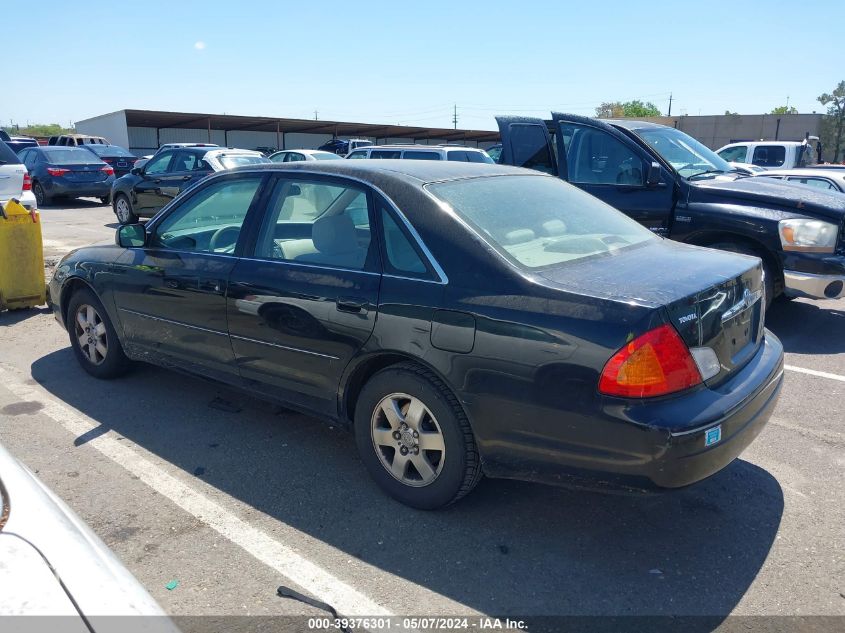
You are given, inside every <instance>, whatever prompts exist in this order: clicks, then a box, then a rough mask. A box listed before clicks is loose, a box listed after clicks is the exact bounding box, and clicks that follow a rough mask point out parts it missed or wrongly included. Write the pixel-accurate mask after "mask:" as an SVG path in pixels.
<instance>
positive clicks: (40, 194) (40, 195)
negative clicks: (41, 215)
mask: <svg viewBox="0 0 845 633" xmlns="http://www.w3.org/2000/svg"><path fill="white" fill-rule="evenodd" d="M32 193H33V195H34V196H35V201H36V202H37V203H38V206H39V207H40V206H41V205H43V204H44V189H43V188H42V187H41V183H40V182H36V183H35V184H34V185H32Z"/></svg>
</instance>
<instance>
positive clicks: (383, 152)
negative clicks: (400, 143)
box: [370, 149, 402, 158]
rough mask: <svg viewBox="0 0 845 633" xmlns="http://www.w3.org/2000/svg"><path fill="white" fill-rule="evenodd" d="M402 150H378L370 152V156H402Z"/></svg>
mask: <svg viewBox="0 0 845 633" xmlns="http://www.w3.org/2000/svg"><path fill="white" fill-rule="evenodd" d="M401 157H402V152H400V151H399V150H398V149H397V150H377V149H374V150H373V151H371V152H370V158H401Z"/></svg>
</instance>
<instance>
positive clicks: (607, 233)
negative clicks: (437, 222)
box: [426, 175, 658, 268]
mask: <svg viewBox="0 0 845 633" xmlns="http://www.w3.org/2000/svg"><path fill="white" fill-rule="evenodd" d="M426 188H427V189H428V190H429V191H430V192H431V193H432V194H434V195H435V196H436V197H437V198H439V199H440V200H442V201H443V202H446V203H447V204H448V205H449V206H450V207H451V208H452V209H453V210H454V211H455V213H457V215H458V216H460V217H461V218H462V219H464V220H465V221H466V222H467V223H469V224H470V225H471V226H472V227H473V228H474V229H475V230H476V231H477V232H478V233H479V234H480V235H481V236H482V237H484V238H485V239H486V240H487V241H488V242H489V243H490V244H491V245H492V246H493V247H494V248H495V249H496V250H497V251H498V252H499V253H500V254H502V255H503V256H504V257H505V258H506V259H508V260H510V261H511V262H513V263H516V264H517V265H519V266H522V267H525V268H541V267H545V266H553V265H555V264H560V263H562V262H568V261H574V260H578V259H583V258H585V257H591V256H598V255H607V254H612V253H613V252H614V251H619V250H621V249H624V248H626V247H629V246H633V245H634V244H640V243H642V242H646V241H648V240H652V239H658V238H657V237H655V236H654V235H653V234H652V233H651V232H650V231H649V230H648V229H646V228H644V227H642V226H640V225H639V224H638V223H636V222H634V221H633V220H632V219H630V218H629V217H627V216H625V215H623V214H622V213H620V212H619V211H617V210H616V209H614V208H613V207H611V206H609V205H607V204H605V203H604V202H601V201H600V200H599V199H598V198H594V197H593V196H591V195H589V194H587V193H585V192H583V191H581V190H580V189H578V188H576V187H573V186H572V185H569V184H566V183H564V182H563V181H562V180H560V179H559V178H548V177H545V176H522V175H519V176H517V175H514V176H489V177H485V178H472V179H466V180H454V181H450V182H442V183H434V184H431V185H427V186H426Z"/></svg>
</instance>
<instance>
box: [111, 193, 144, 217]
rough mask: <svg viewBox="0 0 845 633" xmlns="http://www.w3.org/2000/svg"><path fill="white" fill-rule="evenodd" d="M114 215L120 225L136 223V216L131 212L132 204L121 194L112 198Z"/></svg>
mask: <svg viewBox="0 0 845 633" xmlns="http://www.w3.org/2000/svg"><path fill="white" fill-rule="evenodd" d="M114 214H115V215H116V216H117V221H118V222H120V223H121V224H135V222H137V221H138V216H137V215H135V212H134V211H133V210H132V203H131V202H129V198H127V197H126V196H125V195H124V194H122V193H119V194H117V195H116V196H115V197H114Z"/></svg>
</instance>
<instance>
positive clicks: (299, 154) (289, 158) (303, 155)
mask: <svg viewBox="0 0 845 633" xmlns="http://www.w3.org/2000/svg"><path fill="white" fill-rule="evenodd" d="M269 158H270V160H271V161H273V162H274V163H295V162H297V161H303V160H305V161H308V160H337V159H342V158H343V156H339V155H338V154H333V153H332V152H324V151H322V150H319V149H283V150H282V151H280V152H276V153H275V154H270V156H269Z"/></svg>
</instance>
